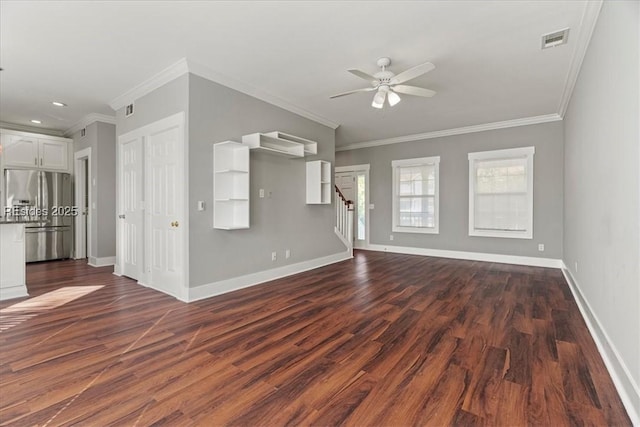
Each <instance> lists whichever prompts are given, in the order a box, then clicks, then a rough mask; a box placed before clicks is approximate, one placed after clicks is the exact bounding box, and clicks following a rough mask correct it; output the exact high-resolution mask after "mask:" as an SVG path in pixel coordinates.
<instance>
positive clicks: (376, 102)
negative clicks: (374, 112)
mask: <svg viewBox="0 0 640 427" xmlns="http://www.w3.org/2000/svg"><path fill="white" fill-rule="evenodd" d="M386 95H387V93H386V92H383V91H378V92H376V94H375V96H374V97H373V102H372V103H371V106H372V107H373V108H382V107H384V99H385V98H386Z"/></svg>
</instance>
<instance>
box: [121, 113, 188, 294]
mask: <svg viewBox="0 0 640 427" xmlns="http://www.w3.org/2000/svg"><path fill="white" fill-rule="evenodd" d="M175 124H177V125H180V126H182V131H183V133H182V144H180V145H179V147H177V149H181V151H182V153H181V157H182V165H181V167H182V172H183V188H182V191H181V193H182V194H181V196H180V199H181V200H179V201H178V206H181V207H182V212H181V213H180V215H179V216H181V217H182V221H181V225H182V224H184V231H183V233H182V239H181V244H182V248H181V253H182V266H183V267H182V283H180V284H178V286H177V288H176V293H175V294H171V295H172V296H173V297H175V298H177V299H179V300H181V301H185V302H187V301H188V299H189V292H188V291H189V286H188V284H189V174H188V171H189V167H188V165H189V156H188V154H189V153H188V148H187V145H188V140H189V139H188V128H187V126H186V120H185V113H184V112H182V111H181V112H179V113H176V114H173V115H171V116H168V117H165V118H163V119H160V120H157V121H155V122H153V123H150V124H147V125H144V126H141V127H139V128H137V129H134V130H132V131H129V132H127V133H124V134H122V135H119V136H118V143H117V144H116V190H117V194H118V196H117V197H116V213H117V214H120V213H121V206H122V200H121V195H122V194H123V192H122V185H123V179H122V174H121V170H120V169H121V168H120V166H121V164H122V160H123V159H122V149H121V146H122V144H123V143H124V142H125V141H130V140H131V139H132V138H136V137H139V138H140V139H141V142H140V143H141V145H142V147H141V151H142V160H143V161H142V165H141V171H140V177H141V179H142V181H143V182H142V192H143V194H142V198H143V200H141V201H140V206H141V209H142V215H141V217H142V224H141V230H142V236H141V238H140V242H138V243H139V246H138V247H140V248H141V254H140V255H141V257H140V258H139V259H140V260H141V263H140V265H141V270H142V271H140V272H139V275H138V283H139V284H141V285H143V286H147V287H150V288H152V289H156V290H159V291H161V292H164V291H162V290H160V289H157V288H155V287H154V286H153V278H152V277H151V275H150V274H149V272H150V270H151V269H150V267H149V264H148V260H149V258H150V251H151V249H152V248H151V247H150V244H149V239H147V236H146V234H147V233H146V230H147V226H148V224H149V220H148V215H147V210H146V207H147V192H148V189H149V186H150V184H149V183H148V182H147V181H148V179H147V174H146V172H147V171H146V168H145V165H146V163H147V145H148V144H147V135H149V134H150V133H154V132H155V131H156V129H158V128H159V127H167V126H171V125H175ZM122 232H123V230H122V226H121V222H120V221H116V264H115V267H114V274H116V275H118V276H120V275H122V268H121V265H122V262H123V260H122V255H123V250H122V245H123V243H124V242H123V241H122Z"/></svg>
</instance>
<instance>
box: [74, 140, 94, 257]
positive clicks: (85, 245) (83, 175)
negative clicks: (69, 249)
mask: <svg viewBox="0 0 640 427" xmlns="http://www.w3.org/2000/svg"><path fill="white" fill-rule="evenodd" d="M73 158H74V166H75V174H76V179H75V196H74V199H75V200H74V203H75V206H77V207H78V215H77V216H76V217H75V224H74V233H75V239H74V240H75V241H74V251H73V254H74V255H73V257H74V258H75V259H85V258H89V257H91V256H92V254H91V237H92V236H91V220H92V215H91V209H90V204H91V193H92V192H91V187H92V186H91V147H88V148H85V149H83V150H80V151H78V152H76V153H75V154H74V156H73Z"/></svg>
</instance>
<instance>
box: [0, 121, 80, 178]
mask: <svg viewBox="0 0 640 427" xmlns="http://www.w3.org/2000/svg"><path fill="white" fill-rule="evenodd" d="M70 152H71V140H70V139H66V138H56V137H50V136H47V135H38V134H30V133H26V132H15V133H14V131H4V130H3V131H2V158H3V167H4V168H11V167H18V168H37V169H42V170H53V171H63V172H68V171H69V156H70Z"/></svg>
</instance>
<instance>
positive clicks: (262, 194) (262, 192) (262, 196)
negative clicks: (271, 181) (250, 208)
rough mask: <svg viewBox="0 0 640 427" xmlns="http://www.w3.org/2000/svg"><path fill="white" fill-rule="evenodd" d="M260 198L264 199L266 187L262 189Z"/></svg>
mask: <svg viewBox="0 0 640 427" xmlns="http://www.w3.org/2000/svg"><path fill="white" fill-rule="evenodd" d="M260 198H261V199H264V188H261V189H260Z"/></svg>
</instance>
